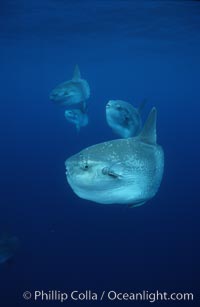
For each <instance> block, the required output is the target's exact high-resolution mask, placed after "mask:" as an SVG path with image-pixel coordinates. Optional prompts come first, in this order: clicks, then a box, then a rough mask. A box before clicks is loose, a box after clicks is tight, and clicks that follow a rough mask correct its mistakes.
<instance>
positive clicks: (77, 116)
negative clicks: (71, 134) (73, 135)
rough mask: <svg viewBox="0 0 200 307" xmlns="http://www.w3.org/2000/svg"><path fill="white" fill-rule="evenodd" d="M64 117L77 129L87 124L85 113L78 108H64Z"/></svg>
mask: <svg viewBox="0 0 200 307" xmlns="http://www.w3.org/2000/svg"><path fill="white" fill-rule="evenodd" d="M65 118H66V120H68V121H69V122H71V123H73V124H74V125H75V126H76V129H77V131H79V130H80V128H81V127H85V126H87V124H88V115H87V113H85V112H83V111H81V110H79V109H72V110H66V111H65Z"/></svg>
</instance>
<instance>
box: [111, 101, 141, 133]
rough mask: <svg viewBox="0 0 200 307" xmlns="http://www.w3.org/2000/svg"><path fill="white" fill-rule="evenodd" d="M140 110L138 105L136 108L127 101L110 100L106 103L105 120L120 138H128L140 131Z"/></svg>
mask: <svg viewBox="0 0 200 307" xmlns="http://www.w3.org/2000/svg"><path fill="white" fill-rule="evenodd" d="M142 106H144V103H143V104H142ZM140 111H141V108H140V107H139V108H138V109H136V108H134V107H133V106H132V105H131V104H130V103H129V102H126V101H123V100H110V101H109V102H108V103H107V105H106V120H107V123H108V125H109V126H110V127H111V128H112V130H113V131H114V132H115V133H116V134H118V135H119V136H121V137H122V138H129V137H132V136H136V135H138V134H139V132H140V131H141V128H142V119H141V115H140Z"/></svg>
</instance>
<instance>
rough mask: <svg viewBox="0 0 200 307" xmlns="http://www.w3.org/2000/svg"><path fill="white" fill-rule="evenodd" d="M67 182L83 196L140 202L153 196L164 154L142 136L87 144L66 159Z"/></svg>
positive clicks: (110, 201)
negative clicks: (84, 147)
mask: <svg viewBox="0 0 200 307" xmlns="http://www.w3.org/2000/svg"><path fill="white" fill-rule="evenodd" d="M65 165H66V175H67V180H68V183H69V184H70V186H71V188H72V189H73V190H74V192H75V193H76V194H77V195H78V196H79V197H81V198H84V199H88V200H91V201H94V202H97V203H102V204H132V205H134V204H135V205H138V204H142V203H144V202H146V201H147V200H148V199H150V198H152V197H153V196H154V195H155V194H156V192H157V190H158V188H159V186H160V182H161V179H162V175H163V167H164V155H163V150H162V148H161V147H160V146H159V145H157V144H148V143H145V142H143V141H142V140H141V139H140V138H139V137H135V138H130V139H118V140H112V141H109V142H105V143H101V144H97V145H94V146H91V147H88V148H86V149H84V150H82V151H81V152H79V153H78V154H76V155H74V156H72V157H71V158H69V159H67V160H66V163H65Z"/></svg>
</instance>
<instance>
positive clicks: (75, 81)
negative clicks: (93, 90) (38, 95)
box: [49, 65, 90, 109]
mask: <svg viewBox="0 0 200 307" xmlns="http://www.w3.org/2000/svg"><path fill="white" fill-rule="evenodd" d="M89 97H90V87H89V84H88V82H87V81H86V80H84V79H82V78H81V73H80V70H79V67H78V65H76V67H75V69H74V74H73V77H72V79H71V80H69V81H66V82H63V83H61V84H59V85H58V86H56V87H55V88H54V89H53V90H52V91H51V93H50V95H49V98H50V100H53V101H55V102H56V103H57V104H60V105H64V106H71V105H74V104H79V103H82V105H83V109H85V108H86V100H87V99H88V98H89Z"/></svg>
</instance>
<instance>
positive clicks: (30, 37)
mask: <svg viewBox="0 0 200 307" xmlns="http://www.w3.org/2000/svg"><path fill="white" fill-rule="evenodd" d="M0 29H1V36H0V85H1V91H0V102H1V112H0V137H1V139H0V142H1V145H0V170H1V176H0V178H1V183H0V184H1V196H0V228H1V229H0V230H1V231H5V230H9V231H10V232H11V233H13V234H15V235H17V236H18V237H19V239H20V249H19V251H18V253H17V255H16V257H15V261H14V263H13V264H12V266H9V267H5V266H1V267H0V306H2V307H4V306H7V305H8V306H16V307H18V306H20V307H22V306H30V305H31V303H30V302H25V301H23V299H22V297H21V296H22V293H23V292H24V291H25V290H38V289H39V290H40V289H44V290H52V289H57V290H61V291H66V289H69V290H74V289H80V290H85V289H91V290H94V291H101V290H104V289H105V290H109V289H116V290H119V291H124V292H127V291H141V290H143V289H144V290H149V291H154V290H157V289H158V290H160V291H164V290H165V291H169V292H171V291H172V292H175V291H177V292H183V291H187V292H189V291H191V292H194V293H195V294H196V305H198V304H197V301H198V299H199V297H198V296H199V294H200V292H199V291H200V288H199V284H200V277H199V273H200V272H199V271H200V270H199V235H200V231H199V214H200V209H199V205H200V199H199V169H200V168H199V167H200V162H199V157H200V137H199V132H200V120H199V114H200V106H199V103H200V56H199V55H200V2H198V1H53V0H52V1H50V0H46V1H39V0H36V1H25V0H24V1H22V0H19V1H11V0H7V1H1V4H0ZM76 63H78V64H79V67H80V70H81V72H82V76H83V77H84V78H86V79H87V80H88V82H89V84H90V86H91V97H90V100H89V116H90V123H89V125H88V126H87V127H86V128H83V129H82V130H81V131H80V133H79V134H77V132H76V130H75V127H73V126H72V125H70V124H69V123H67V122H66V120H65V118H64V109H63V108H59V107H58V106H55V105H54V104H53V103H52V102H51V101H49V99H48V95H49V92H50V91H51V89H52V88H53V87H55V85H57V84H58V83H60V82H62V81H64V80H68V79H70V78H71V76H72V72H73V69H74V65H75V64H76ZM144 98H147V99H148V104H147V106H146V109H145V111H144V114H143V118H144V119H145V118H146V116H147V114H148V112H149V110H150V109H151V107H152V106H156V107H157V109H158V127H157V134H158V142H159V144H161V145H162V146H163V148H164V151H165V172H164V177H163V181H162V184H161V187H160V189H159V192H158V194H157V195H156V197H155V198H154V199H152V200H151V201H149V202H148V203H147V204H146V205H144V206H142V207H139V208H135V209H132V210H130V209H127V208H119V207H112V206H109V207H106V206H103V205H97V204H95V203H91V202H88V201H85V200H82V199H79V198H78V197H77V196H76V195H75V194H73V192H72V190H71V189H70V187H69V186H68V184H67V182H66V178H65V168H64V161H65V159H66V158H67V157H69V156H70V155H72V154H74V153H76V152H77V151H79V150H81V149H83V148H85V147H87V146H90V145H92V144H95V143H98V142H101V141H104V140H109V139H113V138H116V136H115V135H114V134H113V133H112V131H111V130H110V128H109V127H108V126H107V124H106V121H105V104H106V103H107V101H108V100H109V99H124V100H127V101H130V102H133V103H134V105H135V106H137V105H138V104H139V103H140V102H141V101H142V100H143V99H144ZM106 304H107V305H113V306H115V305H117V306H123V305H129V304H130V305H134V306H135V305H137V304H136V303H133V302H132V303H131V302H130V303H128V302H124V303H117V302H115V303H110V304H109V303H106ZM160 304H161V303H159V306H160ZM176 304H178V303H177V302H176ZM33 305H37V306H39V305H41V306H43V305H44V303H38V304H36V303H35V304H33ZM48 305H49V306H57V305H60V304H59V303H57V304H56V303H55V302H54V303H53V302H52V303H49V304H48ZM71 305H74V306H75V305H78V304H77V303H76V304H75V303H74V304H73V303H70V304H69V303H68V306H71ZM81 305H82V306H87V302H83V303H82V304H81ZM88 305H91V306H93V305H94V306H97V305H98V304H97V303H96V304H95V303H88ZM104 305H105V302H104ZM143 305H145V306H146V304H145V303H144V302H143V303H138V306H143ZM172 305H173V304H172ZM178 305H181V306H182V305H184V303H183V302H181V303H180V304H178ZM185 305H186V306H193V305H195V302H194V303H192V302H190V303H188V302H187V303H186V304H185ZM185 305H184V306H185ZM196 305H195V306H196ZM101 306H102V304H101Z"/></svg>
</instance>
